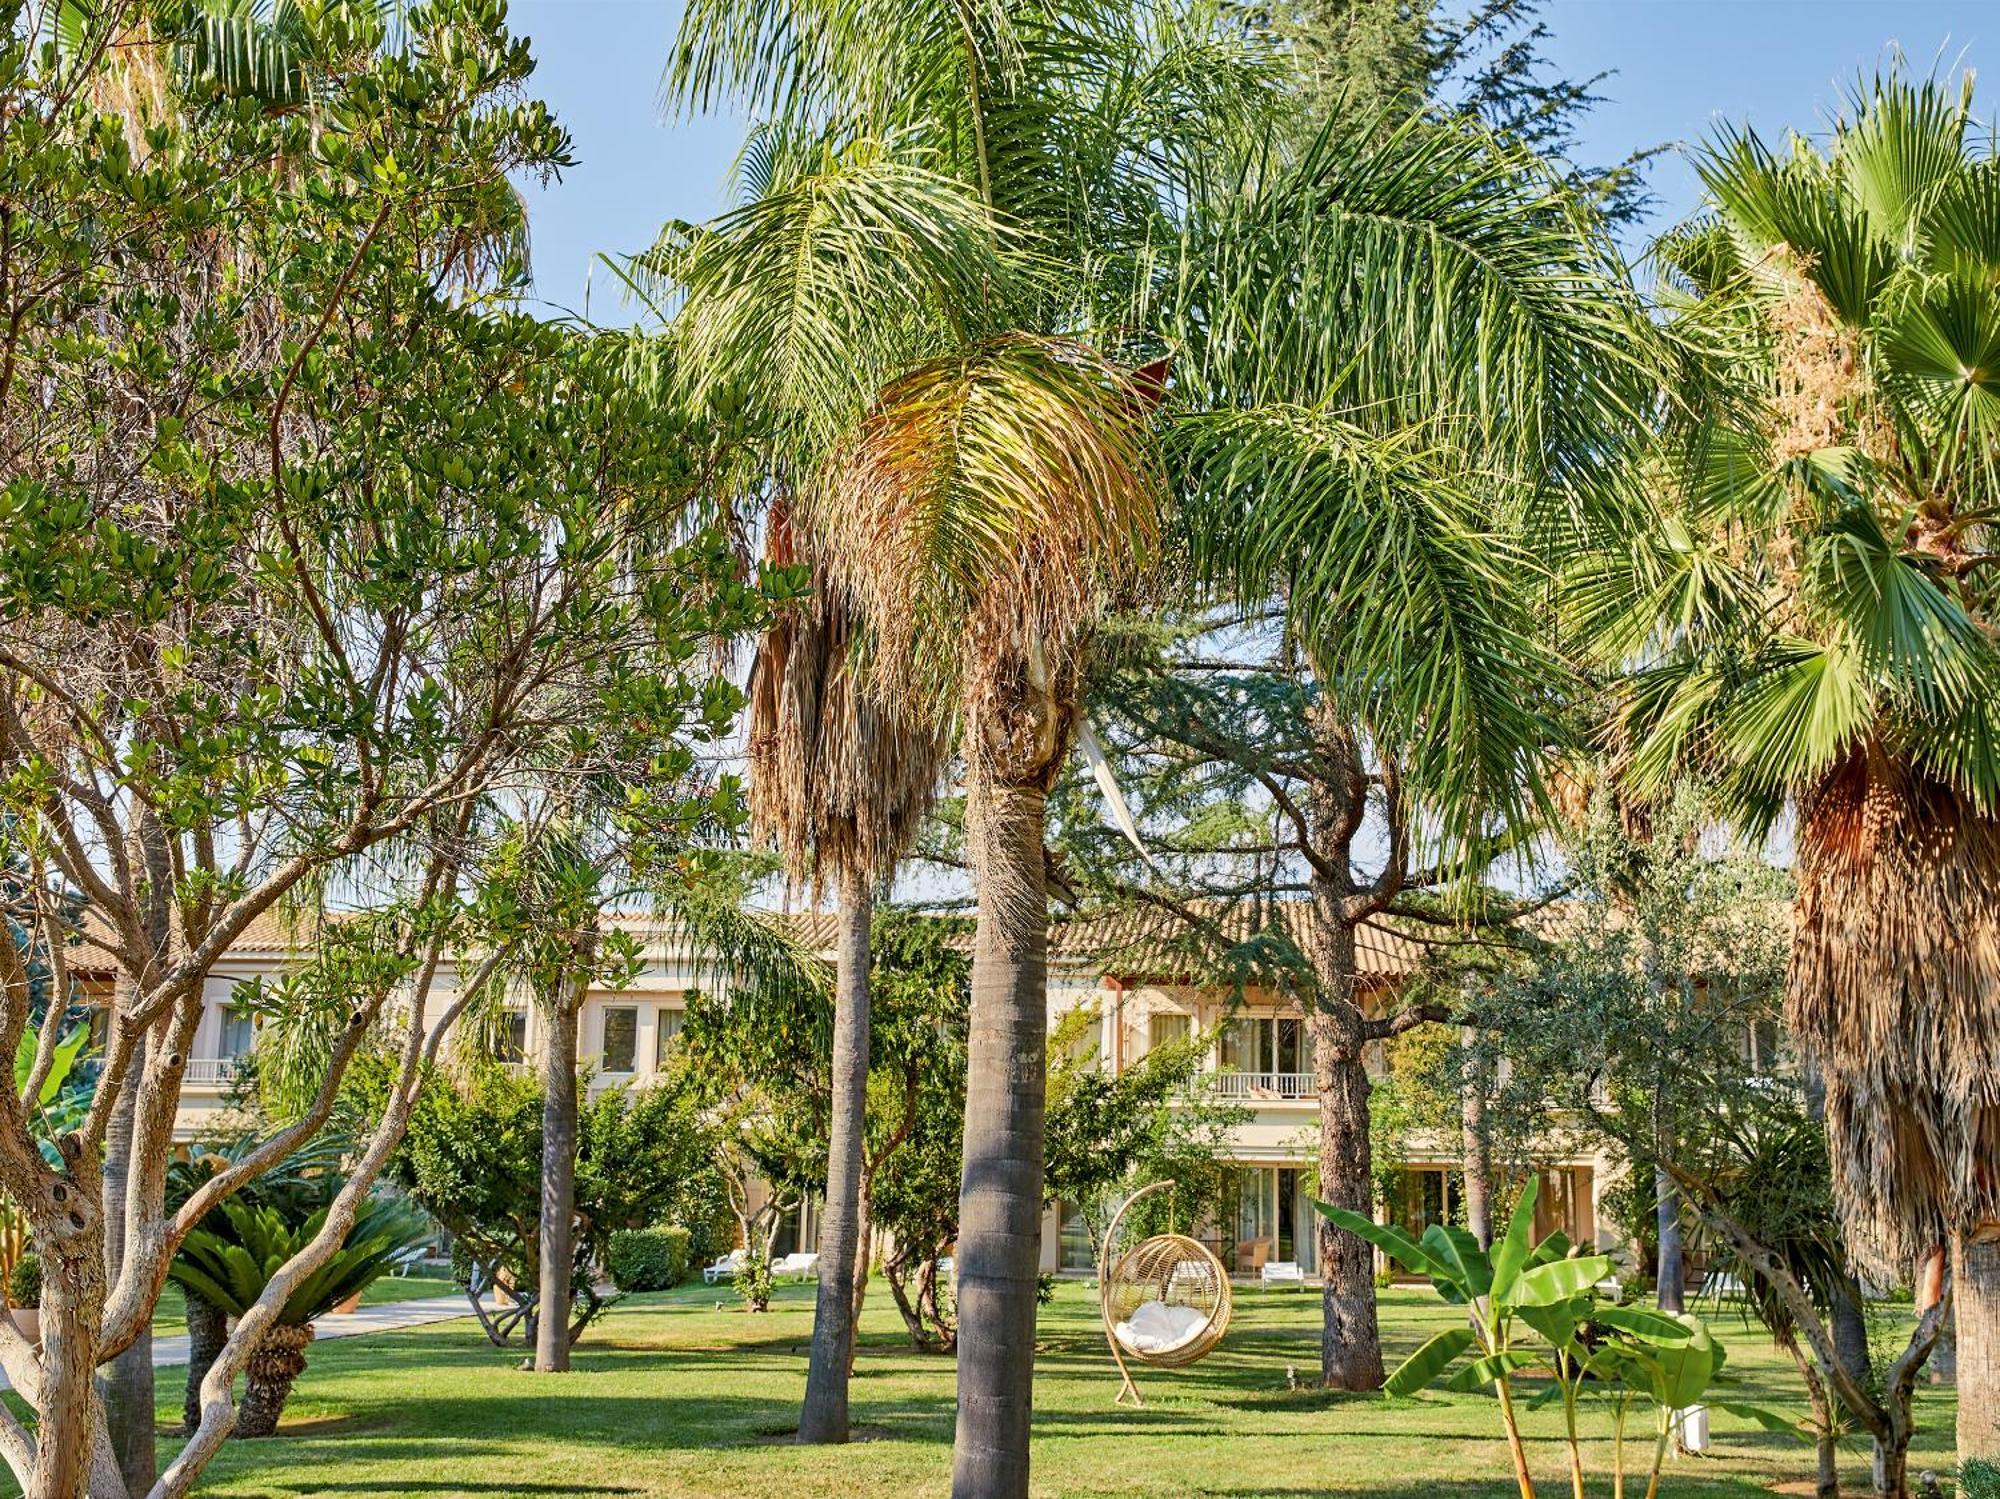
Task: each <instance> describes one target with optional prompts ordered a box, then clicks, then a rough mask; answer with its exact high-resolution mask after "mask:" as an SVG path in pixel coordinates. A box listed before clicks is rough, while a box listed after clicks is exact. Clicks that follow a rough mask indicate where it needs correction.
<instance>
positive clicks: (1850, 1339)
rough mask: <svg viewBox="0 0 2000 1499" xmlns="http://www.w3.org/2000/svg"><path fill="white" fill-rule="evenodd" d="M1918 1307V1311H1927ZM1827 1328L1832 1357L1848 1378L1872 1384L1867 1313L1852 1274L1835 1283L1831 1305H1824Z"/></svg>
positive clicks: (1872, 1371) (1925, 1308) (1872, 1374)
mask: <svg viewBox="0 0 2000 1499" xmlns="http://www.w3.org/2000/svg"><path fill="white" fill-rule="evenodd" d="M1928 1310H1929V1308H1928V1307H1918V1308H1917V1311H1918V1314H1919V1315H1921V1314H1922V1313H1924V1312H1926V1311H1928ZM1827 1331H1828V1332H1829V1334H1830V1335H1831V1336H1832V1338H1833V1352H1834V1357H1836V1358H1838V1359H1839V1360H1840V1366H1841V1368H1843V1369H1845V1370H1846V1371H1847V1374H1848V1377H1849V1378H1850V1379H1852V1380H1853V1381H1854V1382H1855V1383H1856V1384H1857V1385H1859V1386H1861V1387H1862V1388H1863V1389H1872V1388H1874V1385H1875V1369H1874V1363H1875V1358H1874V1355H1873V1354H1872V1353H1870V1352H1869V1350H1868V1316H1867V1313H1866V1312H1865V1311H1863V1309H1862V1292H1861V1287H1860V1286H1859V1285H1858V1284H1857V1283H1856V1282H1855V1281H1854V1279H1853V1278H1852V1277H1851V1276H1848V1277H1843V1278H1842V1279H1841V1280H1839V1281H1838V1282H1836V1283H1835V1285H1834V1287H1833V1291H1832V1305H1831V1306H1829V1307H1828V1308H1827Z"/></svg>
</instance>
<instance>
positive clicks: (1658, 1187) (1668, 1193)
mask: <svg viewBox="0 0 2000 1499" xmlns="http://www.w3.org/2000/svg"><path fill="white" fill-rule="evenodd" d="M1653 1194H1654V1197H1655V1198H1656V1200H1657V1201H1658V1204H1659V1207H1658V1213H1657V1216H1656V1221H1657V1223H1658V1225H1659V1234H1660V1258H1659V1275H1658V1282H1659V1286H1658V1300H1659V1305H1660V1310H1661V1311H1663V1312H1682V1311H1686V1310H1687V1256H1686V1254H1685V1252H1684V1250H1683V1247H1682V1243H1681V1194H1680V1189H1679V1188H1678V1187H1676V1186H1675V1185H1674V1179H1673V1178H1672V1177H1670V1176H1668V1175H1667V1173H1666V1171H1665V1170H1663V1169H1658V1168H1656V1169H1655V1170H1654V1172H1653Z"/></svg>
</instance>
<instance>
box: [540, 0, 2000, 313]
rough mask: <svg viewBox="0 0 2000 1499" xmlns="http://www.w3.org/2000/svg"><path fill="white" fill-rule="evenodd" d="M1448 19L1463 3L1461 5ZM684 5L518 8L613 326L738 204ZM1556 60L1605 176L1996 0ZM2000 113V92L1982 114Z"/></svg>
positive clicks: (1931, 57)
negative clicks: (670, 247)
mask: <svg viewBox="0 0 2000 1499" xmlns="http://www.w3.org/2000/svg"><path fill="white" fill-rule="evenodd" d="M1446 3H1447V4H1450V3H1452V0H1446ZM679 12H680V5H679V0H514V3H513V6H512V16H513V24H514V27H515V29H516V30H517V31H520V32H522V33H524V34H525V35H527V36H529V37H531V38H532V39H533V42H534V50H535V55H536V56H537V58H539V59H540V67H539V68H538V69H537V71H536V75H535V79H534V87H535V89H536V91H537V92H538V93H539V94H540V96H541V97H542V98H544V99H546V100H547V101H548V102H549V104H550V106H551V107H552V108H553V109H554V110H555V112H556V114H557V116H558V117H559V118H560V119H561V120H562V121H563V122H564V123H565V124H566V125H567V126H568V127H569V129H570V131H571V133H572V134H573V135H574V136H575V138H576V151H577V156H578V164H577V165H576V167H574V168H573V169H572V170H570V171H569V172H567V173H565V174H564V177H563V179H562V181H561V182H560V183H559V184H557V185H555V186H554V187H552V188H549V189H547V190H545V191H542V190H531V191H530V195H529V196H530V203H531V211H532V217H533V227H534V256H535V272H536V283H537V291H538V293H539V295H540V296H541V298H542V299H543V300H544V301H546V302H547V303H549V304H551V305H552V306H553V307H560V308H566V309H569V310H573V311H582V310H583V307H584V298H585V288H586V277H588V280H589V298H590V312H591V313H592V315H593V316H594V317H596V318H597V319H598V320H600V321H604V322H612V321H622V320H624V319H626V318H627V317H629V316H630V315H631V313H630V310H629V309H628V308H627V307H626V305H625V304H624V302H623V299H622V296H621V289H620V288H619V287H618V285H617V284H616V282H615V280H613V279H612V278H610V277H608V276H607V275H606V274H605V273H604V271H603V268H602V267H598V268H597V270H596V272H595V273H594V274H593V273H592V272H591V265H592V261H593V259H594V257H595V256H596V255H597V254H598V252H600V251H610V252H614V253H615V252H629V251H632V250H637V249H642V248H644V247H645V246H646V245H647V244H649V243H651V241H652V238H653V236H654V233H655V232H656V231H657V230H658V228H659V226H660V224H661V223H662V222H663V221H665V220H667V219H670V218H703V217H706V216H707V215H709V214H711V213H714V212H715V211H716V210H717V209H718V208H719V207H721V206H722V201H723V184H724V179H725V176H726V174H727V172H728V168H729V162H730V160H731V158H732V156H733V154H734V152H735V149H736V144H737V142H738V140H739V139H740V138H741V136H742V132H743V125H744V121H743V120H742V119H741V118H733V119H732V118H721V119H716V118H706V119H698V120H693V121H675V122H668V121H664V120H662V118H661V115H660V110H659V104H658V90H659V79H660V69H661V66H662V64H663V63H664V62H665V60H666V55H667V44H668V39H669V38H670V36H671V35H672V32H673V28H674V25H675V22H676V20H677V19H678V16H679ZM1544 15H1545V19H1546V21H1547V23H1548V26H1549V29H1550V31H1551V33H1552V36H1551V39H1550V41H1549V43H1548V45H1547V48H1546V50H1547V53H1548V55H1549V56H1550V58H1551V59H1552V61H1553V62H1554V63H1555V64H1556V65H1557V66H1558V67H1559V68H1560V69H1561V70H1562V72H1563V73H1565V74H1566V75H1568V76H1571V77H1588V76H1590V75H1592V74H1595V73H1599V72H1605V71H1609V72H1610V73H1611V74H1612V76H1611V77H1609V78H1607V79H1606V80H1605V81H1604V82H1603V83H1602V84H1600V85H1599V91H1600V92H1601V93H1603V94H1604V95H1605V96H1606V102H1605V103H1604V104H1602V105H1600V106H1599V107H1598V109H1597V110H1596V112H1595V113H1594V114H1593V116H1592V117H1591V119H1590V121H1589V123H1588V125H1587V126H1586V132H1585V133H1586V139H1585V141H1584V143H1583V145H1582V147H1581V148H1580V150H1579V152H1578V155H1579V157H1580V158H1581V159H1583V160H1586V161H1589V162H1592V163H1601V162H1608V161H1617V160H1621V159H1623V158H1624V157H1625V156H1626V155H1627V154H1628V153H1630V152H1631V151H1633V150H1635V149H1638V148H1640V147H1643V146H1648V145H1653V144H1657V143H1660V142H1668V141H1685V140H1692V139H1698V138H1699V137H1700V136H1701V135H1703V134H1704V133H1705V132H1706V131H1707V130H1708V128H1709V127H1710V125H1711V124H1712V123H1713V122H1714V121H1715V120H1717V119H1734V120H1745V119H1747V120H1749V121H1750V122H1751V123H1752V124H1754V125H1756V126H1757V127H1758V129H1759V130H1761V131H1764V132H1766V133H1767V134H1770V135H1776V134H1777V133H1778V132H1780V131H1782V130H1783V129H1784V128H1785V127H1786V126H1788V125H1789V126H1795V127H1798V128H1802V129H1816V128H1819V127H1820V126H1822V125H1823V124H1824V122H1825V120H1826V119H1827V117H1828V115H1829V114H1830V113H1831V111H1833V110H1834V109H1835V108H1837V107H1838V105H1839V102H1840V98H1841V90H1842V87H1843V85H1845V84H1846V83H1848V82H1850V81H1852V80H1853V79H1854V78H1855V76H1856V75H1857V73H1858V72H1860V71H1861V70H1863V69H1869V68H1873V67H1874V66H1875V65H1876V64H1877V63H1879V62H1880V61H1882V60H1883V59H1884V58H1885V57H1886V56H1887V53H1888V48H1889V46H1890V44H1892V43H1900V44H1901V45H1902V47H1903V49H1904V50H1905V51H1906V52H1907V53H1908V54H1909V57H1910V59H1911V60H1912V62H1913V63H1914V64H1915V65H1916V66H1917V67H1918V68H1919V69H1920V70H1928V69H1929V68H1930V67H1931V65H1932V64H1933V62H1934V61H1940V60H1941V62H1942V63H1944V64H1950V63H1954V62H1958V63H1963V64H1966V65H1970V66H1973V67H1977V66H1978V65H1979V64H1980V63H1981V62H1982V61H1986V60H1991V61H1993V62H1995V63H1996V64H2000V3H1996V0H1551V3H1550V4H1549V5H1548V7H1547V8H1546V10H1545V12H1544ZM1996 112H2000V78H1996V79H1995V80H1994V81H1993V83H1992V84H1990V85H1989V86H1988V88H1987V89H1986V90H1985V102H1984V107H1983V108H1982V110H1981V113H1983V114H1986V115H1988V116H1991V115H1992V114H1994V113H1996ZM1649 176H1650V181H1651V183H1652V186H1653V190H1654V191H1655V192H1656V193H1657V194H1658V195H1659V197H1660V199H1661V206H1660V208H1659V210H1658V213H1657V218H1656V222H1658V223H1665V222H1670V221H1671V220H1672V219H1674V218H1677V217H1679V216H1680V215H1681V214H1683V213H1685V212H1686V211H1687V210H1689V209H1690V208H1691V207H1692V206H1693V204H1694V200H1695V183H1694V178H1693V175H1692V173H1691V172H1690V171H1689V170H1688V168H1687V165H1686V164H1685V162H1684V161H1682V160H1681V159H1680V158H1679V157H1677V156H1672V155H1669V156H1662V157H1658V158H1656V159H1655V161H1654V163H1653V166H1652V170H1651V172H1650V174H1649Z"/></svg>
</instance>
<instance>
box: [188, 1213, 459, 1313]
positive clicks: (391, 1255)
mask: <svg viewBox="0 0 2000 1499" xmlns="http://www.w3.org/2000/svg"><path fill="white" fill-rule="evenodd" d="M326 1217H327V1209H325V1208H320V1209H318V1210H317V1211H315V1212H314V1213H312V1214H311V1215H310V1216H309V1217H307V1218H306V1219H305V1220H304V1221H302V1222H288V1221H287V1219H286V1216H285V1214H284V1212H283V1211H282V1210H280V1209H279V1208H276V1207H257V1206H253V1205H251V1204H249V1203H246V1202H242V1201H236V1200H232V1201H229V1202H225V1203H222V1204H221V1205H220V1206H218V1207H217V1208H216V1217H215V1218H214V1219H213V1220H211V1221H210V1222H207V1223H205V1224H204V1226H203V1227H201V1228H198V1229H196V1230H194V1231H193V1232H192V1233H190V1234H189V1235H188V1236H187V1238H186V1239H184V1240H183V1241H182V1243H181V1249H180V1253H179V1254H178V1255H177V1256H175V1259H174V1263H173V1266H172V1268H171V1269H170V1270H169V1271H168V1274H169V1276H170V1277H171V1278H172V1279H173V1281H174V1283H175V1284H176V1285H178V1286H180V1287H181V1288H182V1289H183V1290H184V1291H186V1292H188V1293H189V1294H190V1295H194V1296H199V1297H201V1298H202V1299H203V1300H204V1301H207V1302H209V1303H210V1304H211V1305H214V1306H217V1307H219V1308H221V1309H222V1310H223V1311H224V1312H226V1313H227V1314H228V1315H230V1316H232V1317H240V1316H242V1315H243V1314H244V1313H245V1312H246V1311H248V1310H249V1309H250V1307H251V1305H252V1304H253V1303H255V1302H256V1300H257V1298H258V1297H259V1296H261V1295H262V1294H263V1291H264V1286H265V1284H266V1283H267V1282H268V1281H269V1280H270V1279H271V1278H272V1277H273V1276H275V1275H276V1274H277V1273H278V1272H279V1271H280V1270H281V1269H283V1268H284V1267H285V1266H286V1265H287V1264H288V1263H289V1262H290V1261H291V1259H292V1258H293V1257H294V1256H295V1255H297V1254H298V1252H299V1251H300V1249H301V1248H303V1247H304V1246H305V1245H306V1244H308V1243H310V1242H311V1240H312V1239H313V1238H314V1236H315V1235H317V1234H318V1233H319V1231H320V1228H321V1227H322V1225H324V1224H325V1222H326ZM432 1232H433V1230H432V1227H431V1223H430V1219H429V1218H428V1217H427V1216H426V1215H425V1214H424V1213H422V1212H421V1211H419V1210H417V1209H415V1208H413V1207H412V1206H411V1205H410V1204H409V1203H407V1202H402V1201H398V1200H395V1199H393V1198H378V1199H376V1200H374V1201H372V1202H370V1203H369V1204H368V1206H367V1207H366V1208H364V1209H363V1210H362V1211H361V1212H360V1213H358V1214H357V1215H356V1216H355V1219H354V1223H353V1225H352V1226H351V1227H350V1228H349V1229H348V1231H347V1234H346V1236H345V1237H344V1238H343V1239H342V1240H341V1243H340V1248H339V1250H338V1251H337V1252H336V1253H335V1254H334V1255H333V1256H332V1257H331V1258H330V1259H328V1260H327V1261H326V1262H325V1263H324V1264H322V1265H320V1266H319V1268H318V1269H316V1270H314V1271H313V1272H312V1273H311V1274H310V1275H308V1276H306V1277H305V1278H304V1279H302V1280H301V1281H299V1283H298V1285H297V1286H296V1287H295V1288H294V1289H293V1291H292V1293H291V1294H290V1295H289V1296H287V1297H286V1298H285V1301H284V1304H283V1306H282V1308H281V1309H280V1311H279V1313H278V1322H279V1324H280V1325H282V1326H290V1327H302V1326H304V1325H305V1324H306V1323H308V1322H313V1321H316V1320H318V1319H319V1318H320V1317H323V1316H325V1315H326V1314H327V1313H328V1312H330V1311H331V1310H333V1308H334V1307H336V1306H338V1305H339V1304H340V1303H341V1302H343V1301H345V1300H347V1299H348V1298H349V1297H350V1296H356V1295H359V1294H360V1293H361V1292H362V1291H363V1290H365V1289H366V1288H367V1287H368V1286H369V1285H370V1284H372V1283H373V1282H374V1281H376V1280H379V1279H380V1278H381V1277H382V1276H384V1275H386V1274H388V1273H389V1272H390V1271H391V1270H393V1269H394V1268H395V1266H396V1261H397V1259H398V1258H399V1257H400V1256H401V1255H402V1254H404V1253H405V1252H406V1251H408V1250H411V1249H414V1248H416V1247H418V1246H419V1245H421V1244H423V1243H425V1242H426V1241H427V1240H429V1238H430V1237H431V1234H432Z"/></svg>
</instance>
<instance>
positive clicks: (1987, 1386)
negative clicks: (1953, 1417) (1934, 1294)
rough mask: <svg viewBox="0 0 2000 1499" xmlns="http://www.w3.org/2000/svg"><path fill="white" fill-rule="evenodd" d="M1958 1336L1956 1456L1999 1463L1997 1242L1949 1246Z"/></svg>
mask: <svg viewBox="0 0 2000 1499" xmlns="http://www.w3.org/2000/svg"><path fill="white" fill-rule="evenodd" d="M1951 1278H1952V1294H1953V1296H1954V1297H1956V1298H1957V1299H1956V1300H1955V1301H1954V1302H1953V1303H1952V1312H1953V1316H1954V1317H1955V1318H1956V1322H1955V1326H1956V1329H1957V1334H1958V1342H1957V1359H1958V1364H1957V1373H1958V1460H1959V1461H1960V1462H1964V1461H1965V1460H1966V1459H1967V1458H1972V1457H1980V1458H1985V1459H1986V1460H1987V1461H1988V1462H1996V1461H2000V1240H1997V1239H1987V1240H1986V1241H1985V1242H1983V1243H1982V1242H1978V1241H1976V1240H1975V1239H1974V1238H1973V1237H1972V1236H1970V1235H1968V1234H1960V1235H1959V1236H1958V1238H1957V1240H1956V1241H1955V1242H1954V1243H1953V1245H1952V1277H1951Z"/></svg>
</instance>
